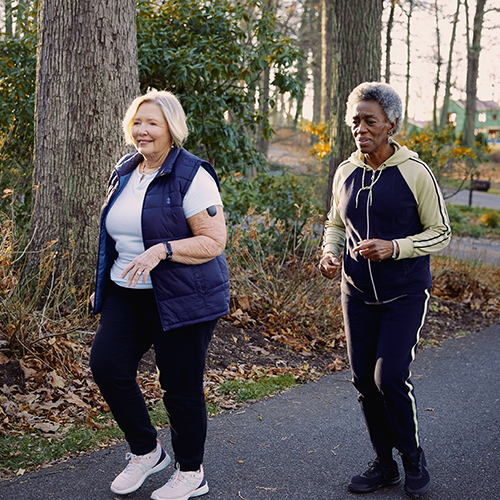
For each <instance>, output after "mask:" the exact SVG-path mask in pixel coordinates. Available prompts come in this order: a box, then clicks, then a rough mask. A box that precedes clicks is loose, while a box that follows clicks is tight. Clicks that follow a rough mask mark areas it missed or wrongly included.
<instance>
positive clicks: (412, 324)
mask: <svg viewBox="0 0 500 500" xmlns="http://www.w3.org/2000/svg"><path fill="white" fill-rule="evenodd" d="M429 299H430V294H429V292H428V291H427V290H425V291H424V292H422V293H418V294H411V295H407V296H405V297H402V298H401V299H398V300H397V301H394V302H391V303H390V304H387V305H385V306H384V307H383V309H384V312H383V314H382V320H381V327H380V341H379V349H378V355H377V366H376V370H375V381H376V384H377V387H378V388H379V390H380V393H381V394H382V395H383V398H384V402H385V405H386V408H387V413H388V415H389V420H390V423H391V428H392V431H393V435H394V438H395V446H396V448H398V450H399V451H400V452H401V454H402V458H403V465H404V468H405V476H406V482H405V489H406V492H407V493H408V494H409V495H422V494H424V493H425V492H426V491H427V490H428V489H429V486H430V476H429V472H428V470H427V467H426V465H427V464H426V460H425V454H424V452H423V450H422V448H421V447H420V442H419V435H418V417H417V404H416V399H415V395H414V387H413V384H412V382H411V379H410V377H411V371H410V365H411V362H412V361H413V360H414V358H415V351H416V348H417V345H418V341H419V339H420V331H421V329H422V326H423V324H424V321H425V316H426V314H427V310H428V303H429Z"/></svg>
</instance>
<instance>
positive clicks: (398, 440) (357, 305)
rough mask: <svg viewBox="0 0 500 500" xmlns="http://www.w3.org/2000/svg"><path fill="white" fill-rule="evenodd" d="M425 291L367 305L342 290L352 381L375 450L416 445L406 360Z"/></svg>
mask: <svg viewBox="0 0 500 500" xmlns="http://www.w3.org/2000/svg"><path fill="white" fill-rule="evenodd" d="M429 298H430V294H429V292H428V291H427V290H424V291H423V292H421V293H415V294H408V295H405V296H403V297H400V298H398V299H396V300H394V301H392V302H389V303H386V304H376V305H369V304H366V303H365V302H363V301H361V300H357V299H355V298H353V297H350V296H348V295H346V294H343V295H342V307H343V311H344V323H345V330H346V337H347V348H348V354H349V362H350V364H351V371H352V377H353V382H354V386H355V387H356V389H357V390H358V394H359V397H358V399H359V402H360V404H361V409H362V411H363V415H364V417H365V420H366V424H367V427H368V431H369V434H370V439H371V442H372V445H373V448H374V450H375V452H376V453H377V455H379V456H387V455H389V454H391V455H392V450H393V448H397V449H398V450H399V451H400V452H401V453H411V452H412V451H415V450H416V449H417V447H418V446H419V437H418V419H417V404H416V400H415V396H414V394H413V384H412V382H411V380H410V376H411V372H410V364H411V362H412V361H413V359H414V357H415V351H416V348H417V344H418V341H419V338H420V331H421V329H422V326H423V324H424V320H425V317H426V314H427V310H428V306H429Z"/></svg>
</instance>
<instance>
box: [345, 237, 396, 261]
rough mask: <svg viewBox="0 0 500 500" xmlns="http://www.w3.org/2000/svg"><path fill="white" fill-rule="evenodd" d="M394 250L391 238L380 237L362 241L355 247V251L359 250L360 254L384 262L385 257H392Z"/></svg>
mask: <svg viewBox="0 0 500 500" xmlns="http://www.w3.org/2000/svg"><path fill="white" fill-rule="evenodd" d="M396 245H397V243H396ZM393 250H394V247H393V245H392V241H391V240H379V239H373V240H363V241H360V242H359V243H358V246H357V247H355V248H353V251H354V252H359V255H361V256H362V257H364V258H365V259H367V260H371V261H373V262H382V261H383V260H385V259H389V258H391V257H392V252H393ZM398 252H399V248H398Z"/></svg>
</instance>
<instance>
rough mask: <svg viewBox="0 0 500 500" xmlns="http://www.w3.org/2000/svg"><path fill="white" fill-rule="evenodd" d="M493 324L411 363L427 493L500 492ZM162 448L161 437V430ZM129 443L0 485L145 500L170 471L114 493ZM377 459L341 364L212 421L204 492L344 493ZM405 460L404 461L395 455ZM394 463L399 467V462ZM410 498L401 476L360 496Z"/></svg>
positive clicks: (21, 494) (46, 498)
mask: <svg viewBox="0 0 500 500" xmlns="http://www.w3.org/2000/svg"><path fill="white" fill-rule="evenodd" d="M499 342H500V325H497V326H494V327H492V328H489V329H487V330H484V331H482V332H480V333H476V334H471V335H469V336H467V337H464V338H458V339H453V340H449V341H446V342H444V343H443V345H442V346H441V347H439V348H427V349H424V350H422V351H420V352H419V353H418V354H417V359H416V361H415V362H414V364H413V365H412V372H413V381H414V384H415V387H416V396H417V400H418V405H419V418H420V433H421V439H422V447H423V448H424V450H425V452H426V456H427V461H428V467H429V470H430V474H431V477H432V481H433V484H432V486H431V489H430V490H429V492H428V493H427V494H426V495H425V499H427V500H472V499H474V500H498V499H499V498H500V472H499V471H500V436H499V434H500V391H499V384H498V380H499V379H500V349H499ZM160 437H161V439H162V442H163V444H164V446H165V447H166V448H167V450H169V449H170V445H169V438H168V433H167V432H166V431H162V432H161V434H160ZM126 452H127V447H126V445H125V444H124V443H121V444H119V445H116V446H112V447H110V448H108V449H105V450H102V451H99V452H97V453H93V454H91V455H88V456H85V457H82V458H79V459H76V460H69V461H67V462H65V463H62V464H59V465H56V466H53V467H49V468H47V469H44V470H41V471H38V472H35V473H33V474H27V475H25V476H22V477H18V478H15V479H11V480H7V481H3V482H1V483H0V498H1V499H4V500H106V499H113V500H114V499H118V498H126V499H130V500H146V499H148V498H150V495H151V492H152V491H153V490H154V489H156V488H159V487H160V486H161V485H162V484H163V483H164V482H165V481H167V479H168V477H169V476H170V474H171V472H172V467H171V466H170V467H168V468H167V469H165V471H162V472H160V473H158V474H155V475H153V476H151V477H150V478H148V479H147V480H146V482H145V484H144V485H143V487H142V488H141V489H140V490H138V491H137V492H135V493H132V494H130V495H127V496H124V497H120V496H117V495H114V494H113V493H111V491H110V490H109V485H110V482H111V481H112V480H113V478H114V476H115V474H117V473H118V472H119V471H120V470H121V469H122V468H123V467H124V465H125V453H126ZM372 458H373V453H372V451H371V448H370V445H369V440H368V436H367V433H366V430H365V426H364V423H363V420H362V417H361V413H360V410H359V407H358V404H357V400H356V393H355V390H354V388H353V386H352V385H351V383H350V381H349V372H348V371H341V372H337V373H334V374H332V375H328V376H325V377H323V378H321V379H320V380H319V381H318V382H312V383H308V384H305V385H303V386H300V387H297V388H294V389H291V390H289V391H287V392H284V393H282V394H281V395H278V396H274V397H271V398H269V399H267V400H264V401H260V402H256V403H253V404H250V405H248V406H246V407H243V408H241V409H239V410H236V411H233V412H227V413H223V414H221V415H219V416H217V417H214V418H212V419H210V421H209V428H208V439H207V450H206V456H205V471H206V476H207V480H208V483H209V486H210V492H209V493H208V494H207V495H205V496H203V497H201V498H205V499H207V500H241V499H243V500H288V499H300V500H340V499H346V498H361V497H360V496H359V495H355V494H352V493H349V492H348V490H347V483H348V482H349V479H350V477H351V476H352V475H354V474H357V473H360V472H362V471H363V470H365V469H366V466H367V463H368V462H369V461H370V460H371V459H372ZM396 459H397V461H398V462H399V463H400V464H401V461H400V458H399V457H397V458H396ZM400 467H401V465H400ZM362 498H363V499H367V500H373V499H378V500H382V499H383V500H393V499H394V500H395V499H402V498H406V495H405V493H404V489H403V483H401V484H400V485H397V486H392V487H385V488H382V489H380V490H378V491H376V492H373V493H368V494H365V495H362Z"/></svg>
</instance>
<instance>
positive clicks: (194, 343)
mask: <svg viewBox="0 0 500 500" xmlns="http://www.w3.org/2000/svg"><path fill="white" fill-rule="evenodd" d="M216 323H217V321H209V322H204V323H198V324H195V325H190V326H187V327H183V328H178V329H175V330H171V331H168V332H164V334H163V335H158V336H157V337H155V341H154V344H155V351H156V364H157V366H158V368H159V371H160V383H161V386H162V389H163V390H164V391H165V395H164V398H163V400H164V402H165V407H166V409H167V413H168V415H169V420H170V428H171V429H170V430H171V436H172V447H173V449H174V453H175V461H176V470H175V471H174V474H173V475H172V477H171V478H170V480H169V481H168V482H167V483H166V484H165V485H164V486H162V487H161V488H159V489H158V490H155V491H154V492H153V494H152V496H151V498H152V499H154V500H187V499H188V498H191V497H197V496H200V495H204V494H205V493H207V492H208V490H209V488H208V483H207V481H206V479H205V474H204V470H203V465H202V462H203V454H204V448H205V439H206V433H207V410H206V405H205V393H204V388H203V375H204V371H205V358H206V352H207V348H208V344H209V343H210V339H211V336H212V332H213V330H214V328H215V325H216Z"/></svg>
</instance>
